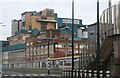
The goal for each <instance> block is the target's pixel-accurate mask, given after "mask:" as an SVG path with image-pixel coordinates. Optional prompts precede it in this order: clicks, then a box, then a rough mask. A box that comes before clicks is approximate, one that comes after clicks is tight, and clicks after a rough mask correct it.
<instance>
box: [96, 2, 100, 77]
mask: <svg viewBox="0 0 120 78" xmlns="http://www.w3.org/2000/svg"><path fill="white" fill-rule="evenodd" d="M99 38H100V37H99V0H97V52H96V63H97V64H96V66H97V78H100V77H99V70H100V39H99Z"/></svg>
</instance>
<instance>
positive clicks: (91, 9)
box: [0, 0, 119, 40]
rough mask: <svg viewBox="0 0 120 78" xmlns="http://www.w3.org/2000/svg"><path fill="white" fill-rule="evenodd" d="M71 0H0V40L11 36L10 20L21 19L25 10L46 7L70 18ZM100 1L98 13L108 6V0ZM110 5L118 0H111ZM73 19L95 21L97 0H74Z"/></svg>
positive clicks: (37, 9) (85, 22) (89, 22)
mask: <svg viewBox="0 0 120 78" xmlns="http://www.w3.org/2000/svg"><path fill="white" fill-rule="evenodd" d="M71 1H72V0H1V1H0V23H3V25H5V26H2V24H0V40H6V38H7V37H10V36H11V20H12V19H21V13H23V12H25V11H42V10H43V9H46V8H51V9H54V12H55V13H57V14H58V17H61V18H71V17H72V14H71V7H72V5H71ZM99 1H100V15H101V14H102V12H103V11H104V10H105V9H106V8H108V0H99ZM111 1H112V5H114V4H117V3H118V2H119V0H111ZM74 2H75V4H74V5H75V13H74V14H75V15H74V16H75V19H82V21H83V24H84V25H86V24H87V25H88V24H92V23H94V22H96V18H97V17H96V16H97V14H96V10H97V8H96V6H97V4H96V2H97V0H74Z"/></svg>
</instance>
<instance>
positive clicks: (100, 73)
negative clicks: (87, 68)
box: [99, 70, 103, 78]
mask: <svg viewBox="0 0 120 78" xmlns="http://www.w3.org/2000/svg"><path fill="white" fill-rule="evenodd" d="M99 76H100V78H103V71H102V70H101V71H99Z"/></svg>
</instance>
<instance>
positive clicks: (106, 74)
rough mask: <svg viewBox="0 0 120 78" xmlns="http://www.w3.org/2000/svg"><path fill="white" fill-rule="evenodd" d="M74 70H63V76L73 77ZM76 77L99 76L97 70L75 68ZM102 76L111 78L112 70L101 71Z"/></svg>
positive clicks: (102, 77) (74, 74)
mask: <svg viewBox="0 0 120 78" xmlns="http://www.w3.org/2000/svg"><path fill="white" fill-rule="evenodd" d="M71 72H72V70H62V73H61V76H62V78H71ZM73 76H74V78H97V70H74V71H73ZM99 77H100V78H110V71H109V70H107V71H103V70H101V71H99Z"/></svg>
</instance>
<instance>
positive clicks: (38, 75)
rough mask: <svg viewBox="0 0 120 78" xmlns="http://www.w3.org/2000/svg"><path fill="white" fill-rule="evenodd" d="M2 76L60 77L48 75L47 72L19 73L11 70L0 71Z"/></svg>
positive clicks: (58, 77) (8, 77) (5, 77)
mask: <svg viewBox="0 0 120 78" xmlns="http://www.w3.org/2000/svg"><path fill="white" fill-rule="evenodd" d="M2 76H3V77H2V78H10V77H12V78H13V77H14V78H15V77H20V78H22V77H23V78H24V77H27V78H29V77H30V78H34V77H35V78H37V77H40V78H49V77H50V78H60V75H54V74H50V75H49V77H48V75H47V74H38V73H37V74H36V73H19V72H13V71H4V72H3V73H2Z"/></svg>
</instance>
